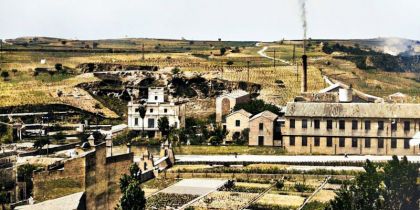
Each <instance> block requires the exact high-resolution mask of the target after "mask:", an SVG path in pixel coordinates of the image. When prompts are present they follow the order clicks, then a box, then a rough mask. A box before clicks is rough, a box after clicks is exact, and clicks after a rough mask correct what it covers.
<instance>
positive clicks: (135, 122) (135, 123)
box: [134, 117, 139, 125]
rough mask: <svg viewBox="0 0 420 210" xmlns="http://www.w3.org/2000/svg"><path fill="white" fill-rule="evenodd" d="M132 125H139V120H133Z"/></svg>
mask: <svg viewBox="0 0 420 210" xmlns="http://www.w3.org/2000/svg"><path fill="white" fill-rule="evenodd" d="M134 125H139V118H137V117H136V118H134Z"/></svg>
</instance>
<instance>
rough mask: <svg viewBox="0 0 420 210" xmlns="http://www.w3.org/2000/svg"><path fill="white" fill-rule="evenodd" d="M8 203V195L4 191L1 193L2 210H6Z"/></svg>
mask: <svg viewBox="0 0 420 210" xmlns="http://www.w3.org/2000/svg"><path fill="white" fill-rule="evenodd" d="M6 203H8V201H7V193H6V192H4V191H1V192H0V204H1V209H2V210H6V206H5V204H6Z"/></svg>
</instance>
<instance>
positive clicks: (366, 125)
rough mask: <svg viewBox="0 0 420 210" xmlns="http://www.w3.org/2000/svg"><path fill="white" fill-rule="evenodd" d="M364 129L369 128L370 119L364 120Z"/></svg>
mask: <svg viewBox="0 0 420 210" xmlns="http://www.w3.org/2000/svg"><path fill="white" fill-rule="evenodd" d="M365 130H370V120H365Z"/></svg>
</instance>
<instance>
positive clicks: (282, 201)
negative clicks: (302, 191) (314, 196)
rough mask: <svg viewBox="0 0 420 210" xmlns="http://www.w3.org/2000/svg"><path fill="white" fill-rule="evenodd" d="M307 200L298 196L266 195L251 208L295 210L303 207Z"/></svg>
mask: <svg viewBox="0 0 420 210" xmlns="http://www.w3.org/2000/svg"><path fill="white" fill-rule="evenodd" d="M304 201H305V198H304V197H302V196H296V195H278V194H265V195H264V196H262V197H261V198H260V199H258V200H257V202H255V203H254V204H252V205H251V206H250V208H251V209H280V207H283V208H284V209H287V208H291V209H295V208H297V207H299V206H300V205H302V203H303V202H304ZM283 208H282V209H283Z"/></svg>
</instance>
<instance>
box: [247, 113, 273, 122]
mask: <svg viewBox="0 0 420 210" xmlns="http://www.w3.org/2000/svg"><path fill="white" fill-rule="evenodd" d="M259 117H265V118H268V119H270V120H275V119H277V117H278V116H277V115H276V114H274V113H273V112H270V111H263V112H261V113H259V114H256V115H254V116H253V117H252V118H251V119H250V120H249V121H251V120H254V119H257V118H259Z"/></svg>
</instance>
